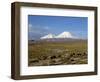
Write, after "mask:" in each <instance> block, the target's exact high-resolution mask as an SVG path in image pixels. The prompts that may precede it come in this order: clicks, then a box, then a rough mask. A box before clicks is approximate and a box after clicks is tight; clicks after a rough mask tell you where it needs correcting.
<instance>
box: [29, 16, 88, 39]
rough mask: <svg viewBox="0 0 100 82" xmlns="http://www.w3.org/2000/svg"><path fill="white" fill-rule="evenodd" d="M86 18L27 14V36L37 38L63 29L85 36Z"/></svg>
mask: <svg viewBox="0 0 100 82" xmlns="http://www.w3.org/2000/svg"><path fill="white" fill-rule="evenodd" d="M87 29H88V18H87V17H70V16H68V17H67V16H65V17H64V16H38V15H29V16H28V38H29V39H39V38H40V37H41V36H44V35H46V34H49V33H52V34H55V35H58V34H60V33H62V32H64V31H68V32H70V33H72V34H73V35H74V36H76V37H79V38H84V39H86V38H87Z"/></svg>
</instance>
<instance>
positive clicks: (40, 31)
mask: <svg viewBox="0 0 100 82" xmlns="http://www.w3.org/2000/svg"><path fill="white" fill-rule="evenodd" d="M48 33H49V27H48V26H44V27H43V26H39V25H32V24H29V25H28V37H29V39H38V38H40V37H41V36H43V35H45V34H48Z"/></svg>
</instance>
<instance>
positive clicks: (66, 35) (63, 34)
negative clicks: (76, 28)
mask: <svg viewBox="0 0 100 82" xmlns="http://www.w3.org/2000/svg"><path fill="white" fill-rule="evenodd" d="M56 38H74V36H72V34H71V33H70V32H63V33H61V34H59V35H58V36H56Z"/></svg>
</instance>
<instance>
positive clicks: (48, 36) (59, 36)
mask: <svg viewBox="0 0 100 82" xmlns="http://www.w3.org/2000/svg"><path fill="white" fill-rule="evenodd" d="M51 38H76V37H74V36H73V35H72V34H71V33H70V32H62V33H61V34H59V35H57V36H55V35H53V34H48V35H45V36H43V37H41V38H40V39H51Z"/></svg>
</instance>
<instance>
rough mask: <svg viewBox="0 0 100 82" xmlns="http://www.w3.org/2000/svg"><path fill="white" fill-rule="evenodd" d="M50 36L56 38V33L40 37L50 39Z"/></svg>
mask: <svg viewBox="0 0 100 82" xmlns="http://www.w3.org/2000/svg"><path fill="white" fill-rule="evenodd" d="M50 38H55V35H53V34H48V35H45V36H43V37H41V38H40V39H50Z"/></svg>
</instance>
